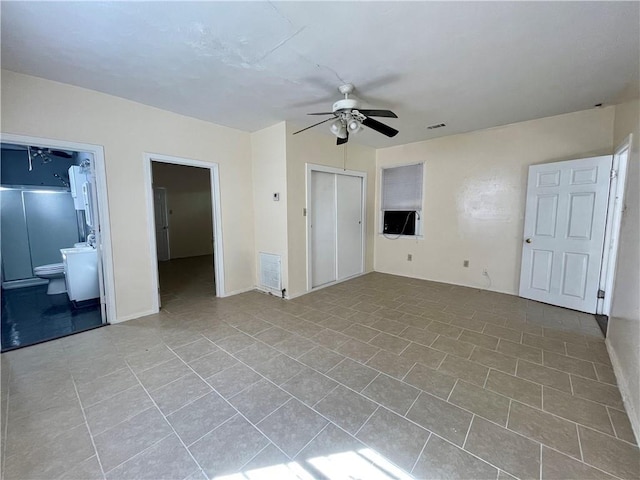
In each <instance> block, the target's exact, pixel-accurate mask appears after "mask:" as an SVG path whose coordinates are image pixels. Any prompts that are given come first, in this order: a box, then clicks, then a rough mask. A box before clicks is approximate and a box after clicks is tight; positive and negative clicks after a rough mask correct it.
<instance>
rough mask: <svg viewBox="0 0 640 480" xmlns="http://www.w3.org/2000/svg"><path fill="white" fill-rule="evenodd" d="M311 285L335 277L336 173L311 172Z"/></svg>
mask: <svg viewBox="0 0 640 480" xmlns="http://www.w3.org/2000/svg"><path fill="white" fill-rule="evenodd" d="M310 200H311V205H310V211H309V217H310V218H309V221H310V223H311V224H310V235H311V265H310V266H311V286H312V288H314V287H319V286H320V285H324V284H327V283H331V282H334V281H335V280H336V175H335V174H333V173H325V172H315V171H312V172H311V199H310Z"/></svg>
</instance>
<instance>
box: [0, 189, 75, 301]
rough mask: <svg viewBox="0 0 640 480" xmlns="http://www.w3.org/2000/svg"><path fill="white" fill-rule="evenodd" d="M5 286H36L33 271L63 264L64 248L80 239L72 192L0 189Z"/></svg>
mask: <svg viewBox="0 0 640 480" xmlns="http://www.w3.org/2000/svg"><path fill="white" fill-rule="evenodd" d="M0 202H1V204H2V209H1V225H0V228H1V230H0V231H1V232H2V247H1V248H2V287H3V288H5V289H9V288H16V287H22V286H27V285H37V284H38V283H42V281H41V280H40V279H38V278H36V277H35V275H34V273H33V269H34V268H36V267H38V266H41V265H47V264H50V263H61V262H62V256H61V254H60V249H61V248H67V247H71V246H73V244H74V243H76V242H78V241H80V240H81V236H82V232H80V230H79V225H78V224H79V222H78V218H77V214H76V210H75V208H74V204H73V198H72V197H71V192H70V191H69V190H68V189H63V188H58V187H19V186H16V187H12V186H9V187H8V186H3V187H2V188H1V190H0Z"/></svg>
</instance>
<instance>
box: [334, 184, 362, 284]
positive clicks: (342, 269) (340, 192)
mask: <svg viewBox="0 0 640 480" xmlns="http://www.w3.org/2000/svg"><path fill="white" fill-rule="evenodd" d="M336 198H337V209H336V216H337V222H336V223H337V232H336V243H337V245H336V250H337V256H338V257H337V262H336V263H337V270H338V271H337V280H344V279H345V278H349V277H353V276H354V275H357V274H359V273H362V271H363V265H362V177H352V176H350V175H336Z"/></svg>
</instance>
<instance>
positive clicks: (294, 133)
mask: <svg viewBox="0 0 640 480" xmlns="http://www.w3.org/2000/svg"><path fill="white" fill-rule="evenodd" d="M329 120H333V118H327V119H325V120H322V121H321V122H318V123H314V124H313V125H311V126H309V127H307V128H303V129H302V130H298V131H297V132H293V135H296V134H298V133H300V132H304V131H305V130H309V129H310V128H313V127H315V126H316V125H320V124H321V123H325V122H328V121H329Z"/></svg>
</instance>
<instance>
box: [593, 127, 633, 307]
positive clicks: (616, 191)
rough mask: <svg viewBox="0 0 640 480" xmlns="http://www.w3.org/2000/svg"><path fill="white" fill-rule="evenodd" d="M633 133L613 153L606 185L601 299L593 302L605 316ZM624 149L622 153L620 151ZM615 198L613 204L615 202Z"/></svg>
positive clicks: (618, 237) (613, 280)
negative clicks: (607, 189) (607, 187)
mask: <svg viewBox="0 0 640 480" xmlns="http://www.w3.org/2000/svg"><path fill="white" fill-rule="evenodd" d="M632 140H633V135H632V134H629V135H628V136H627V137H626V138H625V139H624V140H623V141H622V143H621V144H620V145H618V146H617V147H616V150H615V152H614V154H613V165H612V167H611V168H612V171H614V172H616V174H615V175H613V176H612V177H613V178H611V184H610V186H609V205H608V208H607V220H606V226H605V235H604V249H603V252H602V263H601V267H600V282H599V287H598V288H599V289H600V290H604V298H599V299H598V303H597V304H596V313H597V314H600V315H609V314H610V313H611V304H612V302H613V291H614V288H615V275H616V266H617V259H618V248H619V245H620V227H621V225H622V212H623V211H624V192H625V188H626V183H627V168H628V167H627V165H628V162H629V154H630V153H631V146H632V144H633V143H632ZM625 150H626V152H627V155H626V156H623V155H622V154H623V153H624V152H625ZM616 200H617V203H616Z"/></svg>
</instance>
